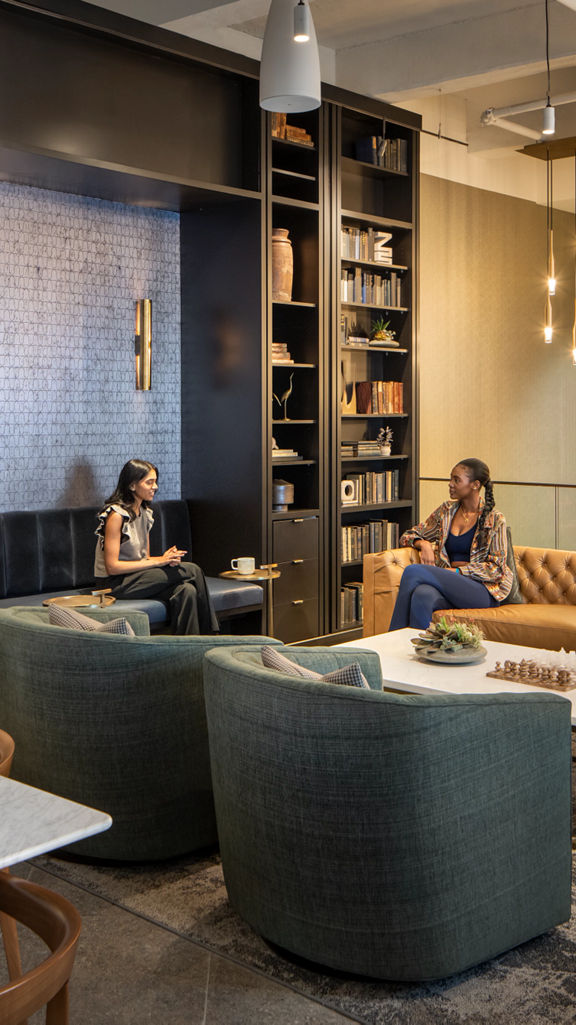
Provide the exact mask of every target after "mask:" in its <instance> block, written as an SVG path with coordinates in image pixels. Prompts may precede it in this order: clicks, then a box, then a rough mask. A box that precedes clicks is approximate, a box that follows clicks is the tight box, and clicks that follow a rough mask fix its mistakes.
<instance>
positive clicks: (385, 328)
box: [370, 317, 396, 341]
mask: <svg viewBox="0 0 576 1025" xmlns="http://www.w3.org/2000/svg"><path fill="white" fill-rule="evenodd" d="M389 325H390V321H389V320H384V317H378V318H377V319H376V320H373V321H372V326H371V328H370V338H378V339H380V340H384V339H385V340H388V341H393V340H394V338H395V337H396V332H395V331H390V328H389Z"/></svg>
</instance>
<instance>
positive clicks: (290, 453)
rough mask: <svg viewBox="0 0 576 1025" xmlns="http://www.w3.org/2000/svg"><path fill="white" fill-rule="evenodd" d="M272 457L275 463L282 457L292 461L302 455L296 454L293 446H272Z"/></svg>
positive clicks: (300, 457)
mask: <svg viewBox="0 0 576 1025" xmlns="http://www.w3.org/2000/svg"><path fill="white" fill-rule="evenodd" d="M272 459H273V460H274V462H275V463H279V462H281V461H282V460H283V459H289V460H290V461H291V462H293V461H294V460H295V459H302V456H301V455H298V452H297V451H296V449H295V448H273V449H272Z"/></svg>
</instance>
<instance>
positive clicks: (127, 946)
mask: <svg viewBox="0 0 576 1025" xmlns="http://www.w3.org/2000/svg"><path fill="white" fill-rule="evenodd" d="M13 874H14V875H19V876H22V877H24V878H29V879H31V880H33V881H34V882H36V883H39V884H40V885H42V886H46V887H47V888H49V889H52V890H57V891H58V892H59V893H61V894H63V896H65V897H67V898H68V900H70V901H71V903H72V904H74V906H75V907H76V908H77V909H78V911H79V912H80V914H81V916H82V933H81V936H80V942H79V947H78V953H77V955H76V962H75V965H74V971H73V974H72V981H71V988H70V1005H71V1006H70V1025H148V1023H149V1025H267V1023H270V1025H272V1023H274V1025H343V1023H345V1022H350V1021H351V1020H357V1019H351V1018H349V1017H348V1016H347V1015H343V1014H339V1013H337V1012H335V1011H331V1010H329V1009H328V1008H325V1007H323V1006H322V1005H321V1004H318V1003H316V1001H314V1000H310V999H308V998H307V997H304V996H301V995H300V994H299V993H296V992H295V991H294V990H292V989H291V988H290V987H288V986H284V985H281V984H279V983H276V982H273V981H271V980H270V979H268V978H266V977H265V976H264V975H262V974H260V973H259V972H256V971H253V970H252V969H249V968H245V967H243V966H241V965H239V964H237V963H236V962H234V961H232V960H230V959H229V958H226V957H221V956H219V955H217V954H213V953H211V952H210V951H209V950H207V949H206V948H204V947H202V946H200V945H199V944H197V943H193V942H192V941H190V940H189V939H186V938H184V937H183V936H180V935H179V934H178V933H176V932H173V931H171V930H170V929H166V928H164V927H162V926H160V925H157V924H155V923H153V922H150V921H148V920H147V919H145V918H143V917H141V916H139V915H137V914H134V913H133V912H130V911H127V910H125V909H124V908H120V907H118V906H117V905H116V904H114V903H112V902H111V901H108V900H104V899H103V898H101V897H97V896H94V894H92V893H88V892H87V891H86V890H84V889H82V888H80V887H79V886H76V885H73V884H71V883H69V882H64V881H63V880H61V879H58V878H57V877H56V876H54V875H53V874H51V873H50V874H49V873H47V872H46V871H44V869H42V868H41V867H39V866H38V865H36V864H35V863H34V862H33V861H31V862H25V863H23V864H22V865H17V866H16V867H15V868H14V869H13ZM21 943H22V954H23V958H27V959H28V966H29V967H31V966H32V962H33V960H34V958H35V957H36V958H37V957H38V954H39V946H37V945H36V943H35V942H30V940H29V939H28V937H27V935H23V936H22V940H21ZM41 956H42V955H41V953H40V957H41ZM36 963H37V962H36ZM5 979H6V975H5V965H4V963H3V957H0V984H2V983H3V982H4V981H5ZM43 1015H44V1012H41V1013H40V1012H39V1013H38V1014H36V1015H34V1016H33V1018H30V1019H29V1025H40V1022H43V1021H44V1016H43Z"/></svg>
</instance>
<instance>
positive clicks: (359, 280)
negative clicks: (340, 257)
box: [340, 267, 402, 307]
mask: <svg viewBox="0 0 576 1025" xmlns="http://www.w3.org/2000/svg"><path fill="white" fill-rule="evenodd" d="M340 299H341V301H342V302H343V303H364V304H365V305H366V306H388V307H395V306H402V278H401V276H400V275H399V274H397V273H396V271H391V272H390V274H389V275H387V276H386V277H384V276H383V275H382V274H377V273H376V274H371V273H370V272H369V271H365V270H362V268H361V267H352V268H351V267H343V268H342V273H341V276H340Z"/></svg>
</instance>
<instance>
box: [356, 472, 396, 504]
mask: <svg viewBox="0 0 576 1025" xmlns="http://www.w3.org/2000/svg"><path fill="white" fill-rule="evenodd" d="M346 481H347V482H349V483H350V484H351V485H352V487H350V488H348V491H349V492H350V494H349V496H348V497H347V498H346V500H344V499H343V501H342V504H343V505H382V504H383V503H384V502H397V501H398V499H399V497H400V495H399V489H400V474H399V471H398V470H367V471H366V473H348V474H346Z"/></svg>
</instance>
